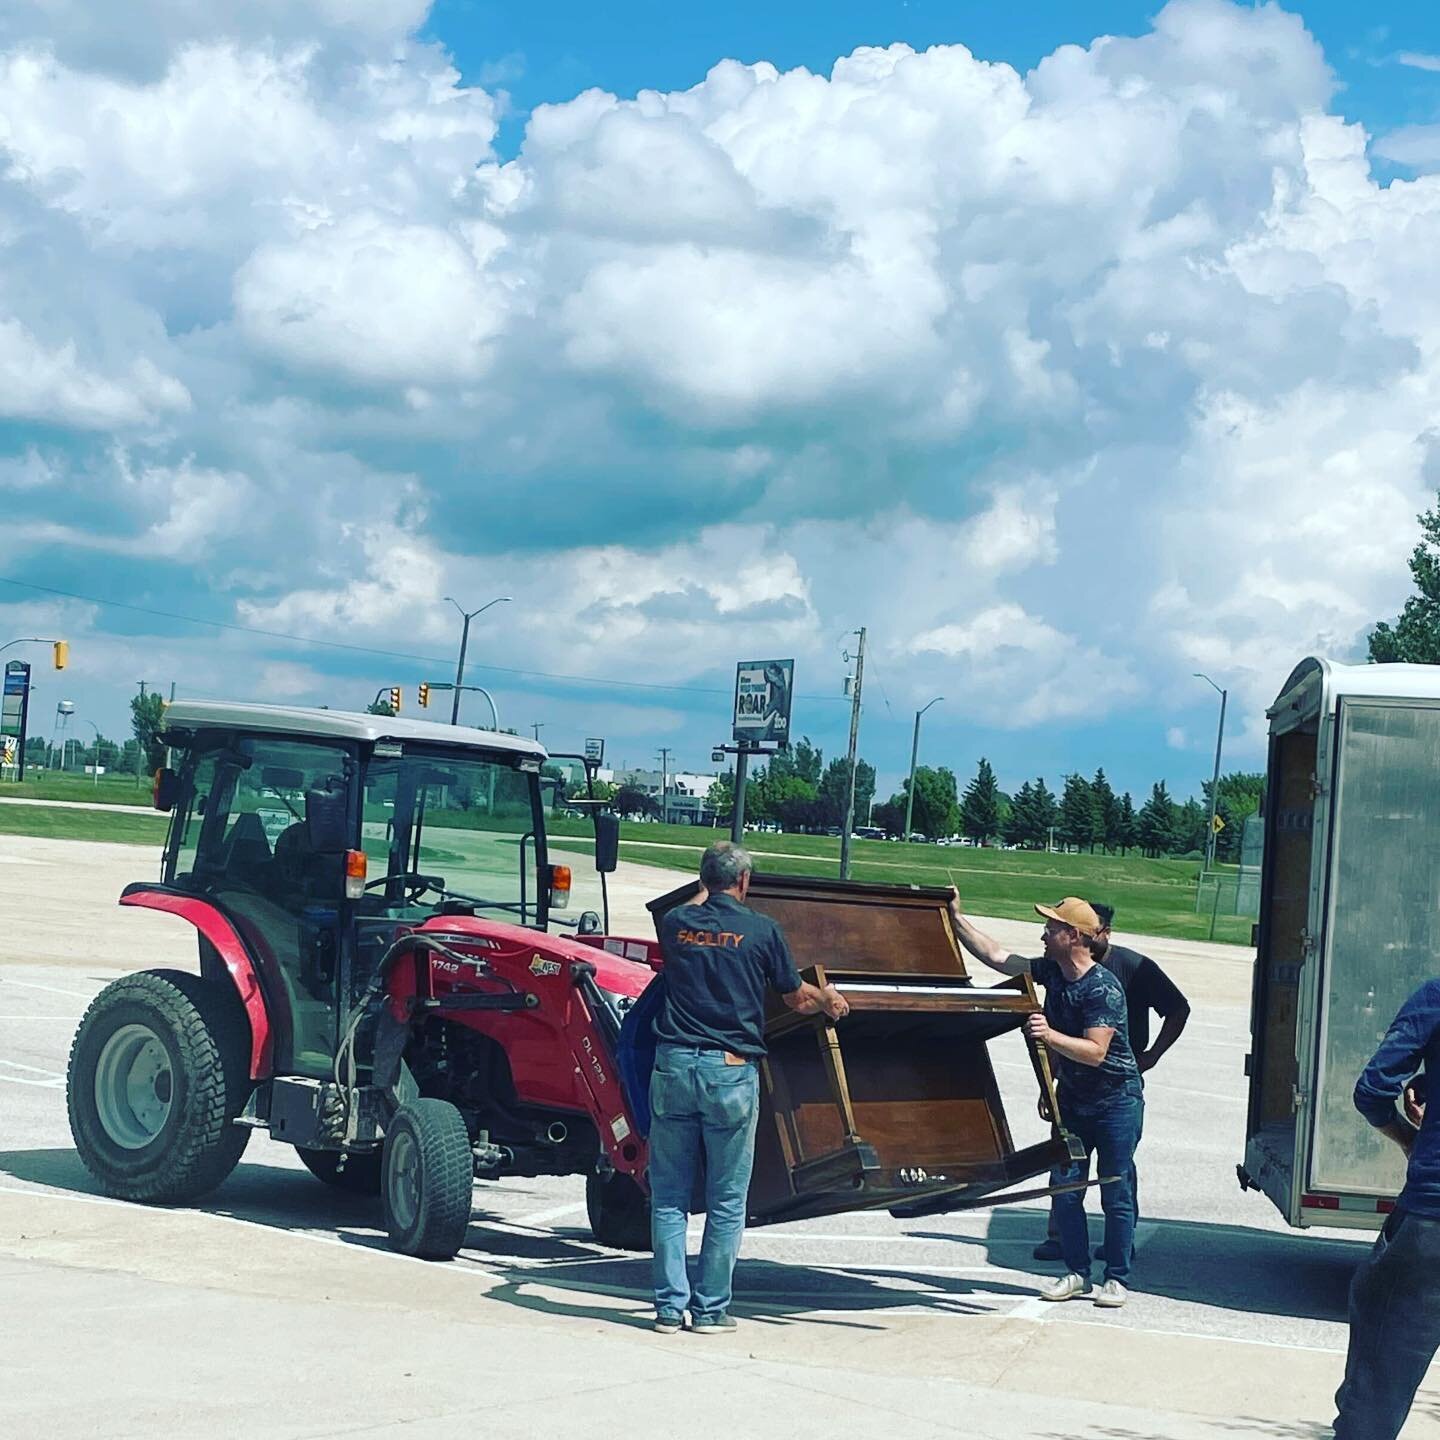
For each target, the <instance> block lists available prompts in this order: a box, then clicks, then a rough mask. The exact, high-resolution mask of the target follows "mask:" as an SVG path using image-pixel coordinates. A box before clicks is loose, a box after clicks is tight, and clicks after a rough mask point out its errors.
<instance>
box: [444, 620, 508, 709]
mask: <svg viewBox="0 0 1440 1440" xmlns="http://www.w3.org/2000/svg"><path fill="white" fill-rule="evenodd" d="M445 598H446V599H447V600H448V601H449V602H450V603H451V604H452V605H453V606H454V607H455V608H456V609H457V610H458V611H459V612H460V617H461V619H463V620H464V622H465V624H464V627H463V628H462V629H461V631H460V659H459V662H458V663H457V664H456V666H455V695H454V698H453V699H452V700H451V702H450V723H451V724H452V725H458V724H459V723H460V691H461V687H462V686H463V685H464V683H465V649H466V647H467V646H468V645H469V643H470V622H471V621H472V620H473V619H474V618H475V617H476V616H477V615H480V614H483V613H484V612H485V611H486V610H488V609H489V608H490V607H491V606H492V605H503V604H506V603H507V602H508V601H509V600H510V596H508V595H497V596H496V597H495V599H493V600H487V601H486V602H485V604H483V605H482V606H481V607H480V608H479V609H478V610H466V609H465V608H464V607H463V606H462V605H461V604H460V602H459V601H458V600H457V599H456V598H455V597H454V596H453V595H447V596H446V597H445Z"/></svg>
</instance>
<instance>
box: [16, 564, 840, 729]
mask: <svg viewBox="0 0 1440 1440" xmlns="http://www.w3.org/2000/svg"><path fill="white" fill-rule="evenodd" d="M0 585H14V586H15V587H16V588H17V589H21V590H35V591H38V592H39V593H40V594H42V595H57V596H59V597H60V598H61V599H62V600H79V601H81V602H82V603H84V604H86V605H100V606H102V607H104V608H106V609H110V610H128V611H130V612H131V613H132V614H135V615H150V616H153V617H156V618H158V619H161V620H180V621H182V622H184V623H185V624H187V625H208V626H210V627H211V628H212V629H215V630H234V631H236V632H238V633H239V634H242V635H263V636H265V637H266V638H267V639H270V640H289V641H290V642H292V643H293V644H296V645H319V646H322V647H323V648H325V649H327V650H344V651H346V652H348V653H350V654H354V655H381V656H384V657H385V658H387V659H390V660H418V661H421V662H423V663H424V664H426V665H446V666H448V665H449V664H450V661H449V659H448V658H441V657H440V656H437V655H417V654H415V653H413V652H412V651H408V650H381V649H378V648H377V647H376V646H374V645H351V644H347V643H346V642H345V641H343V640H317V639H316V638H315V637H314V636H313V635H292V634H290V633H289V632H288V631H285V630H265V629H262V628H261V627H260V626H258V625H237V624H235V623H234V621H230V620H206V619H203V618H202V617H200V616H198V615H181V614H179V613H178V612H177V611H174V610H157V609H154V608H153V607H151V606H148V605H132V604H130V603H129V602H128V601H125V600H105V599H102V598H101V597H100V596H98V595H82V594H79V593H78V592H77V591H74V590H60V589H57V588H56V587H55V586H53V585H37V584H35V583H34V582H33V581H30V580H14V579H11V577H10V576H8V575H0ZM471 668H472V669H474V670H488V671H490V672H491V674H493V675H516V676H520V677H529V678H531V679H536V680H560V681H563V682H564V683H566V684H567V685H600V686H603V687H605V688H606V689H619V690H659V691H667V692H672V693H676V694H681V695H725V696H729V695H730V694H731V693H732V692H731V691H729V690H721V689H719V688H716V687H710V686H704V685H664V684H661V683H659V682H658V681H647V680H605V679H600V678H598V677H596V676H594V675H559V674H555V673H553V672H552V671H549V670H517V669H512V668H510V667H508V666H505V665H472V666H471ZM796 698H797V699H801V700H824V701H833V700H836V699H837V698H839V697H837V696H834V695H800V696H797V697H796Z"/></svg>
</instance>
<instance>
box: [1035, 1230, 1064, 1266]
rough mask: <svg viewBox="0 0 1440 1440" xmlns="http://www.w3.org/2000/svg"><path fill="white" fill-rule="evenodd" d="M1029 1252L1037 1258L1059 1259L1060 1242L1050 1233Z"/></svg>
mask: <svg viewBox="0 0 1440 1440" xmlns="http://www.w3.org/2000/svg"><path fill="white" fill-rule="evenodd" d="M1030 1253H1031V1254H1032V1255H1033V1256H1034V1257H1035V1258H1036V1259H1037V1260H1058V1259H1060V1242H1059V1241H1058V1240H1057V1239H1056V1238H1055V1237H1054V1236H1053V1235H1051V1236H1049V1237H1048V1238H1047V1239H1045V1240H1044V1241H1043V1242H1042V1243H1041V1244H1039V1245H1037V1246H1036V1247H1035V1248H1034V1249H1033V1250H1032V1251H1031V1252H1030Z"/></svg>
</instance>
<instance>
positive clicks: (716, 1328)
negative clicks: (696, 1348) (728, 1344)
mask: <svg viewBox="0 0 1440 1440" xmlns="http://www.w3.org/2000/svg"><path fill="white" fill-rule="evenodd" d="M736 1328H737V1327H736V1325H735V1320H734V1317H733V1316H730V1315H691V1317H690V1333H691V1334H692V1335H727V1334H729V1332H730V1331H731V1330H734V1329H736Z"/></svg>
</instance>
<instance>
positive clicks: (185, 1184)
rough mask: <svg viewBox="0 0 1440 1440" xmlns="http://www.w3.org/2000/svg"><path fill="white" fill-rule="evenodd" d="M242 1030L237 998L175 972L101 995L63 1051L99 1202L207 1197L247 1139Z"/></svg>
mask: <svg viewBox="0 0 1440 1440" xmlns="http://www.w3.org/2000/svg"><path fill="white" fill-rule="evenodd" d="M249 1059H250V1024H249V1021H248V1020H247V1019H246V1018H245V1012H244V1010H243V1009H241V1006H240V1001H239V998H238V997H237V996H236V995H235V993H234V991H233V990H230V989H227V988H222V987H221V986H219V985H215V984H212V983H210V982H208V981H205V980H202V979H201V978H200V977H199V976H198V975H188V974H186V973H185V972H184V971H182V970H147V971H143V972H142V973H140V974H138V975H126V976H124V977H123V978H122V979H119V980H116V981H114V982H112V983H111V984H109V985H107V986H106V987H105V988H104V989H103V990H102V991H101V992H100V993H99V995H97V996H96V997H95V999H94V1000H93V1001H92V1002H91V1004H90V1008H89V1009H88V1010H86V1012H85V1016H84V1018H83V1019H82V1020H81V1021H80V1028H79V1029H78V1030H77V1031H76V1032H75V1040H74V1043H73V1044H72V1045H71V1047H70V1066H69V1074H68V1076H67V1079H66V1106H67V1109H68V1110H69V1115H70V1133H71V1135H73V1136H74V1138H75V1148H76V1149H77V1150H78V1151H79V1152H80V1159H81V1160H82V1161H83V1162H84V1164H85V1168H86V1169H87V1170H89V1172H90V1173H91V1174H92V1175H93V1176H94V1177H95V1178H96V1180H98V1181H99V1182H100V1186H101V1188H102V1189H103V1190H104V1191H105V1193H106V1194H107V1195H116V1196H119V1197H120V1198H121V1199H123V1200H139V1201H145V1202H147V1203H150V1204H155V1205H179V1204H184V1203H186V1202H187V1201H190V1200H195V1199H198V1198H199V1197H200V1196H202V1195H205V1194H207V1193H208V1192H209V1191H211V1190H213V1189H214V1188H215V1187H216V1186H217V1185H219V1184H220V1182H221V1181H222V1180H224V1179H225V1177H226V1176H227V1175H229V1174H230V1172H231V1171H232V1170H233V1169H234V1168H235V1166H236V1164H237V1163H238V1162H239V1160H240V1156H241V1154H242V1153H243V1152H244V1149H245V1146H246V1144H247V1143H248V1141H249V1139H250V1129H249V1127H248V1126H244V1125H237V1124H236V1123H235V1120H236V1117H237V1116H239V1114H240V1112H241V1111H242V1110H243V1109H244V1108H245V1102H246V1101H247V1100H248V1099H249V1097H250V1090H251V1080H250V1069H249Z"/></svg>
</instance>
